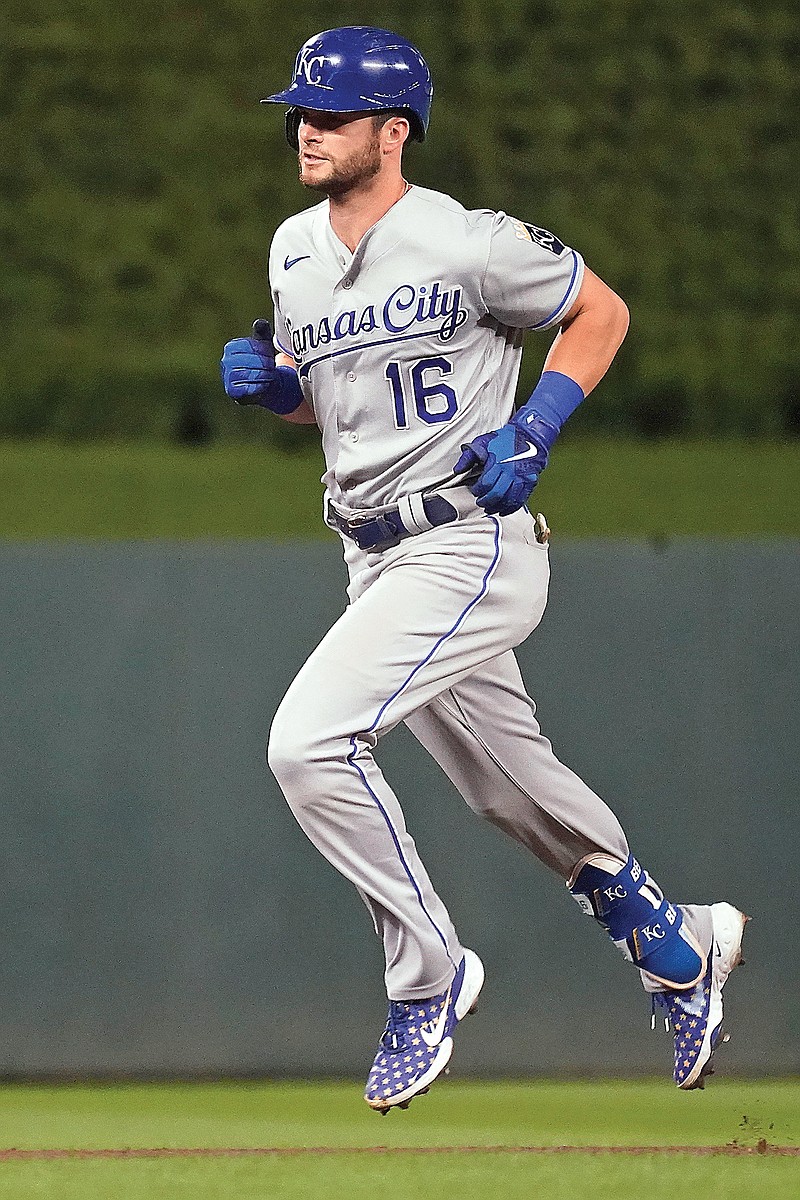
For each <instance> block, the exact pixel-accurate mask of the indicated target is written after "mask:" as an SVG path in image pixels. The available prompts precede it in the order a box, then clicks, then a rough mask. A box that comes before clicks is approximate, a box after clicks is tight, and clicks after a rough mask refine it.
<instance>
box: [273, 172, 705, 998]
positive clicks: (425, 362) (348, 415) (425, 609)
mask: <svg viewBox="0 0 800 1200" xmlns="http://www.w3.org/2000/svg"><path fill="white" fill-rule="evenodd" d="M582 276H583V262H582V260H581V258H580V256H579V255H578V254H577V253H576V252H575V251H574V250H571V249H569V248H568V247H566V246H564V245H563V244H562V243H561V242H560V241H558V239H557V238H556V237H554V236H553V235H552V234H550V233H548V232H547V231H545V230H543V229H540V228H538V227H536V226H533V225H529V224H526V223H525V222H522V221H519V220H515V219H514V218H511V217H508V216H506V215H505V214H503V213H494V212H488V211H477V212H468V211H466V210H465V209H464V208H463V207H462V206H461V205H460V204H458V203H457V202H456V201H454V200H452V199H450V198H449V197H447V196H444V195H441V194H440V193H437V192H431V191H427V190H426V189H424V188H418V187H413V188H411V189H410V190H409V191H408V192H407V193H406V194H405V195H404V196H403V197H402V198H401V199H400V200H399V201H398V202H397V203H396V204H395V205H394V206H393V207H392V208H390V209H389V210H388V212H387V213H386V214H385V215H384V216H383V217H382V218H381V219H380V220H379V221H378V222H377V223H376V224H375V225H374V226H373V228H372V229H370V230H369V231H368V232H367V233H366V234H365V235H364V237H363V238H362V239H361V241H360V243H359V245H358V248H357V250H356V252H355V254H351V253H350V252H349V251H348V250H347V249H346V248H345V246H344V245H342V243H341V242H340V241H339V240H338V239H337V238H336V236H335V235H334V233H333V230H332V228H331V225H330V220H329V211H328V203H327V201H326V202H324V203H323V204H320V205H317V206H316V207H314V208H311V209H309V210H307V211H306V212H303V213H300V214H299V215H298V216H295V217H292V218H291V219H290V220H288V221H287V222H286V223H285V224H284V225H282V226H281V228H280V229H279V230H278V232H277V233H276V235H275V238H274V241H273V245H272V251H271V255H270V281H271V286H272V293H273V298H274V305H275V330H276V341H277V345H278V346H279V348H280V349H281V350H283V351H284V352H285V353H287V354H290V355H291V356H292V357H293V358H294V360H295V361H296V363H297V364H298V369H299V375H300V379H301V381H302V387H303V392H304V395H305V397H306V399H307V401H308V403H309V405H310V406H311V408H312V409H313V411H314V413H315V415H316V418H317V422H318V424H319V426H320V429H321V430H322V440H323V447H324V452H325V461H326V466H327V469H326V472H325V476H324V483H325V485H326V488H327V490H328V493H329V495H330V497H331V499H332V500H333V501H334V503H335V504H336V505H337V506H341V507H342V508H344V509H345V510H348V511H350V510H356V511H358V510H362V511H363V510H371V509H375V508H381V507H388V506H393V505H397V504H402V503H403V502H404V501H408V502H409V503H410V500H411V498H412V497H414V496H416V498H417V499H419V494H420V492H422V491H423V490H427V489H433V490H434V491H435V486H436V484H437V483H438V482H440V481H441V480H443V479H445V478H447V477H448V476H449V475H450V474H451V473H452V470H453V465H454V463H455V461H456V460H457V458H458V457H459V453H460V448H461V446H462V445H463V444H464V443H466V442H469V441H471V440H472V439H473V438H475V437H477V436H478V435H480V434H483V433H486V432H488V431H489V430H492V429H496V428H498V426H501V425H503V424H504V423H505V422H506V421H507V420H508V418H509V416H510V415H511V411H512V407H513V400H514V391H515V386H516V382H517V377H518V373H519V366H520V356H521V349H522V339H523V336H524V331H525V330H526V329H549V328H551V327H554V326H556V325H558V324H559V322H560V321H561V320H562V319H563V317H564V315H565V314H566V313H567V312H568V310H569V308H570V307H571V305H572V303H573V301H574V299H575V297H576V296H577V294H578V291H579V288H580V285H581V280H582ZM447 498H448V500H450V502H451V504H452V505H453V506H454V508H455V509H456V510H457V514H458V519H457V520H453V521H451V522H450V523H447V524H444V525H441V526H438V527H435V528H430V527H427V528H424V527H423V528H422V530H421V531H418V532H417V533H416V536H411V537H408V538H406V539H405V540H402V541H400V543H399V544H398V545H393V546H391V547H389V548H388V549H384V550H380V551H373V552H369V551H364V550H360V549H358V547H357V546H356V545H355V543H354V542H353V541H352V540H350V539H349V538H348V537H346V536H344V537H343V542H344V547H345V560H346V562H347V566H348V570H349V573H350V586H349V589H348V593H349V600H350V603H349V606H348V607H347V609H346V611H345V612H344V613H343V615H342V616H341V617H340V619H339V620H338V621H337V622H336V624H335V625H334V626H333V628H332V629H331V630H330V631H329V632H328V633H327V635H326V636H325V638H324V639H323V640H322V642H321V643H320V645H319V646H318V647H317V648H316V649H315V650H314V651H313V653H312V654H311V655H310V656H309V658H308V659H307V661H306V662H305V664H304V665H303V667H302V668H301V670H300V671H299V673H298V675H297V677H296V678H295V680H294V681H293V683H292V685H291V686H290V688H289V690H288V692H287V694H286V696H285V697H284V699H283V701H282V702H281V705H280V707H279V709H278V712H277V713H276V716H275V719H274V721H273V725H272V731H271V735H270V746H269V761H270V765H271V767H272V769H273V771H274V773H275V775H276V777H277V779H278V781H279V783H280V785H281V788H282V790H283V792H284V794H285V796H286V798H287V800H288V802H289V804H290V806H291V808H292V811H293V812H294V814H295V816H296V818H297V820H298V822H299V824H300V825H301V827H302V828H303V829H304V830H305V832H306V833H307V835H308V837H309V838H310V839H311V841H312V842H313V843H314V844H315V845H316V846H317V847H318V849H319V850H320V851H321V852H322V853H323V854H324V855H325V857H326V858H327V859H328V860H329V861H330V862H331V863H332V864H333V865H334V866H335V867H336V868H337V869H338V870H339V871H341V873H342V874H343V875H345V876H346V877H347V878H348V879H350V880H351V881H352V882H353V883H354V884H355V885H356V887H357V888H358V890H359V892H360V894H361V896H362V898H363V899H364V901H365V903H366V904H367V907H368V908H369V910H370V912H371V914H372V918H373V921H374V924H375V928H376V930H377V931H378V933H379V934H380V936H381V938H382V940H383V945H384V952H385V957H386V976H385V978H386V987H387V991H388V994H389V996H390V997H391V998H393V999H419V998H424V997H429V996H433V995H435V994H436V993H438V992H440V991H441V990H443V989H444V988H446V987H447V986H448V983H449V981H450V980H452V978H453V975H454V972H455V969H456V966H457V964H458V963H459V962H460V961H461V959H462V958H463V948H462V947H461V944H460V942H459V939H458V936H457V934H456V931H455V929H454V928H453V925H452V922H451V920H450V918H449V916H448V913H447V909H446V907H445V905H444V903H443V901H442V900H441V898H440V897H439V896H438V895H437V893H436V891H435V889H434V887H433V884H432V882H431V880H430V878H429V877H428V875H427V873H426V871H425V867H424V865H423V863H422V861H421V860H420V857H419V854H418V852H417V850H416V846H415V844H414V841H413V839H412V838H411V836H410V834H409V832H408V830H407V828H406V826H405V821H404V816H403V812H402V808H401V806H400V804H399V802H398V799H397V797H396V796H395V794H394V792H393V791H392V788H391V787H390V785H389V783H388V781H387V780H386V778H385V777H384V775H383V773H382V772H381V770H380V768H379V766H378V764H377V763H376V761H375V758H374V755H373V751H374V749H375V746H376V744H377V742H378V740H379V739H380V737H381V736H382V735H383V734H384V733H386V732H387V731H388V730H390V729H392V728H393V727H394V726H395V725H396V724H397V723H398V722H400V721H404V722H406V724H407V725H408V727H409V728H410V729H411V731H412V732H413V733H414V734H415V736H416V737H417V738H418V740H419V741H420V742H421V743H422V745H423V746H425V748H426V749H427V750H428V751H429V752H430V753H431V754H432V755H433V757H434V758H435V759H436V760H437V761H438V762H439V763H440V764H441V766H442V768H443V769H444V770H445V771H446V772H447V774H448V775H449V777H450V778H451V780H452V781H453V783H454V784H455V786H456V787H457V788H458V789H459V791H460V792H461V794H462V795H463V796H464V798H465V800H466V801H467V803H468V804H469V805H470V806H471V807H472V808H474V809H475V810H476V811H478V812H480V813H481V814H482V815H483V816H485V817H487V818H488V819H489V820H490V821H492V822H493V823H494V824H496V825H498V826H499V827H500V828H502V829H503V830H505V831H506V832H507V833H509V834H510V835H511V836H512V837H514V838H516V839H517V840H518V841H519V842H521V843H522V844H523V845H525V846H526V847H527V848H528V849H530V850H532V851H533V853H535V854H536V855H537V856H538V857H539V858H540V859H541V860H542V861H543V862H545V863H547V865H548V866H550V867H551V868H552V869H553V870H555V871H556V872H558V873H559V874H560V875H561V876H562V878H564V879H568V878H569V877H570V875H571V873H572V872H573V870H574V868H575V866H576V864H577V863H578V862H579V861H581V860H582V859H583V858H584V857H585V856H586V855H589V854H592V853H597V852H603V853H606V854H609V855H611V856H612V857H614V858H616V859H617V860H618V861H619V862H620V864H622V863H624V862H625V861H626V860H627V857H628V846H627V842H626V839H625V835H624V833H623V831H622V829H621V827H620V825H619V822H618V821H617V820H616V818H615V816H614V814H613V813H612V812H611V810H610V809H609V808H608V807H607V806H606V805H605V804H604V803H603V801H602V800H601V799H600V798H599V797H598V796H597V795H595V793H594V792H593V791H592V790H591V789H590V788H589V787H588V786H587V785H586V784H585V783H584V782H583V781H582V780H581V779H579V778H578V776H577V775H575V773H574V772H573V771H571V770H570V769H569V768H568V767H566V766H565V765H564V764H562V763H561V762H559V760H558V759H557V758H556V757H555V755H554V754H553V750H552V747H551V745H550V743H549V741H548V740H547V739H546V738H545V737H544V736H542V733H541V731H540V729H539V726H538V724H537V722H536V718H535V715H534V714H535V709H534V705H533V701H532V700H531V699H530V698H529V697H528V696H527V695H526V693H525V688H524V686H523V683H522V680H521V678H520V674H519V669H518V667H517V664H516V660H515V657H514V654H513V647H514V646H516V645H517V644H519V642H521V641H522V640H523V639H524V638H526V637H527V636H528V634H529V633H530V632H531V631H532V630H533V629H534V628H535V627H536V625H537V624H538V622H539V620H540V619H541V616H542V614H543V612H544V608H545V604H546V600H547V589H548V578H549V565H548V548H547V546H546V545H543V544H541V543H539V542H538V541H537V539H536V536H535V532H534V527H533V521H532V519H531V517H530V514H529V513H528V511H527V510H526V509H521V510H520V511H518V512H515V513H513V514H511V515H510V516H507V517H497V516H489V515H487V514H486V513H485V512H484V511H483V510H482V509H481V508H480V507H479V506H478V505H477V503H476V501H475V499H474V497H473V496H472V494H471V493H470V492H469V490H468V489H467V488H466V487H463V486H457V487H452V488H450V489H449V490H448V491H447ZM416 511H417V513H418V512H419V508H417V509H416ZM685 913H686V922H687V925H689V926H691V927H692V929H693V930H694V932H695V933H696V935H697V937H698V938H699V939H700V940H701V942H702V944H703V945H704V947H706V948H707V946H708V945H709V944H710V918H708V913H707V910H705V909H701V910H693V909H686V910H685Z"/></svg>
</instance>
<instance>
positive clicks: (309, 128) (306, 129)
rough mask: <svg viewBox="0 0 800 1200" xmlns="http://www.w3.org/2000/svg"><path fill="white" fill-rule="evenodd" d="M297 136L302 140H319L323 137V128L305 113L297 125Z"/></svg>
mask: <svg viewBox="0 0 800 1200" xmlns="http://www.w3.org/2000/svg"><path fill="white" fill-rule="evenodd" d="M297 136H298V137H299V139H300V141H301V142H318V141H319V140H320V138H321V137H322V130H321V129H319V128H318V126H316V125H315V124H314V123H313V120H309V119H308V117H307V116H306V115H305V114H303V116H302V117H301V118H300V124H299V125H298V127H297Z"/></svg>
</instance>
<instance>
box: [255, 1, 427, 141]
mask: <svg viewBox="0 0 800 1200" xmlns="http://www.w3.org/2000/svg"><path fill="white" fill-rule="evenodd" d="M432 99H433V82H432V80H431V73H430V71H429V70H428V65H427V63H426V62H425V59H424V58H423V57H422V55H421V54H420V52H419V50H417V49H416V47H415V46H412V45H411V42H408V41H406V39H405V38H403V37H400V36H399V34H396V33H390V32H389V30H388V29H373V28H372V26H369V25H346V26H344V27H343V28H342V29H326V30H325V31H324V32H323V33H317V34H315V35H314V37H311V38H309V39H308V41H307V42H306V43H305V45H304V46H302V47H301V49H300V53H299V54H298V55H297V59H296V61H295V64H294V75H293V77H292V82H291V83H290V84H289V86H288V88H286V89H285V91H283V92H276V93H275V95H274V96H267V97H266V99H264V100H262V101H261V103H262V104H288V105H290V108H289V111H288V112H287V114H286V137H287V138H288V140H289V144H290V145H291V146H294V148H295V150H296V149H297V148H298V140H297V130H298V127H299V124H300V110H301V109H303V108H310V109H316V110H317V111H322V112H341V113H344V112H365V111H366V112H369V111H372V112H381V111H385V110H386V109H394V108H397V109H401V110H403V111H404V112H405V113H406V114H407V116H408V121H409V125H410V126H411V137H412V138H415V139H416V140H417V141H419V142H422V141H424V140H425V132H426V130H427V128H428V120H429V118H430V112H431V100H432Z"/></svg>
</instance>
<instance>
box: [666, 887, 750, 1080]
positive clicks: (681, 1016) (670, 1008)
mask: <svg viewBox="0 0 800 1200" xmlns="http://www.w3.org/2000/svg"><path fill="white" fill-rule="evenodd" d="M711 918H712V924H713V937H712V945H711V950H710V951H709V955H708V963H707V966H706V971H705V974H704V975H703V978H702V979H701V980H700V981H699V982H698V983H697V984H696V986H695V987H694V988H693V989H692V990H691V991H664V992H655V993H654V994H653V1002H654V1004H653V1013H654V1016H655V1004H656V1003H658V1004H661V1005H662V1007H664V1008H665V1009H666V1010H667V1014H668V1015H667V1019H666V1023H667V1026H668V1027H669V1025H670V1024H671V1025H672V1031H673V1035H674V1039H675V1069H674V1072H673V1078H674V1080H675V1083H676V1084H677V1086H678V1087H679V1088H681V1089H682V1090H683V1091H685V1092H689V1091H692V1090H693V1089H694V1088H703V1087H705V1079H706V1076H707V1075H713V1073H714V1071H713V1068H712V1067H711V1057H712V1055H713V1053H714V1051H715V1050H716V1049H717V1047H718V1046H720V1045H721V1044H722V1043H723V1042H727V1040H728V1034H726V1033H725V1031H724V1029H723V1027H722V989H723V987H724V986H725V981H726V980H727V978H728V976H729V975H730V973H731V971H732V970H733V968H734V967H738V966H739V964H740V963H742V962H744V959H743V958H742V936H743V934H744V927H745V925H746V924H747V922H748V921H749V920H750V918H749V917H746V916H745V915H744V913H741V912H739V910H738V908H734V907H733V905H732V904H726V903H721V904H712V905H711Z"/></svg>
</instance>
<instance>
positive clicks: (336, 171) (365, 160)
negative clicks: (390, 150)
mask: <svg viewBox="0 0 800 1200" xmlns="http://www.w3.org/2000/svg"><path fill="white" fill-rule="evenodd" d="M381 162H382V155H381V144H380V138H379V137H378V135H377V133H376V134H375V135H374V137H373V138H372V139H371V140H370V141H369V142H368V143H367V144H366V146H361V147H360V148H359V149H358V150H354V151H353V153H352V154H351V155H350V157H349V158H348V159H346V160H345V161H344V162H340V163H337V164H335V165H334V164H333V163H332V162H330V160H328V163H327V165H328V167H329V168H330V169H329V170H328V171H327V172H325V173H324V175H323V174H321V175H320V176H319V178H315V177H313V176H311V175H308V176H305V177H304V174H303V163H302V160H301V161H300V182H301V183H302V184H303V185H304V186H305V187H307V188H312V189H313V190H314V191H316V192H325V193H327V195H328V196H343V195H344V194H345V193H346V192H350V191H352V190H353V189H354V188H357V187H360V186H361V184H363V183H366V182H367V181H368V180H370V179H374V178H375V176H376V175H377V174H378V172H379V171H380V169H381Z"/></svg>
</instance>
